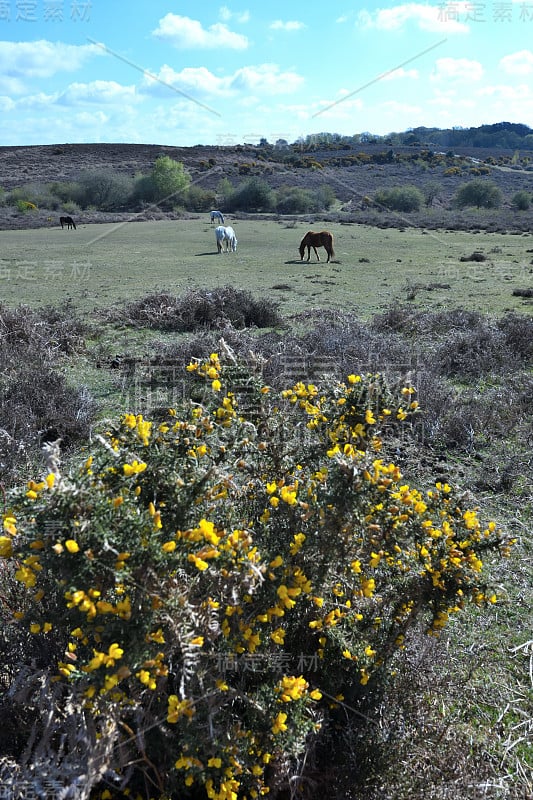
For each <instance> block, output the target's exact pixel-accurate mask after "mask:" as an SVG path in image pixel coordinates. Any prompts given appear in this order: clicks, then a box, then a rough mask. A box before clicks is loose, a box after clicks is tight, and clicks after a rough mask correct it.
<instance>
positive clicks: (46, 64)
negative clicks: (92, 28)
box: [0, 39, 103, 79]
mask: <svg viewBox="0 0 533 800" xmlns="http://www.w3.org/2000/svg"><path fill="white" fill-rule="evenodd" d="M102 54H103V51H102V49H101V48H100V47H98V45H95V44H82V45H71V44H63V43H62V42H48V41H46V39H41V40H39V41H36V42H0V74H2V75H3V76H4V77H5V76H8V77H10V78H19V79H30V78H49V77H51V76H52V75H55V74H56V73H57V72H73V71H74V70H77V69H79V68H80V67H81V66H82V65H83V64H84V63H85V62H86V61H87V60H88V59H89V58H92V57H93V56H99V55H102Z"/></svg>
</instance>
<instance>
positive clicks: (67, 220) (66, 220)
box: [59, 217, 76, 231]
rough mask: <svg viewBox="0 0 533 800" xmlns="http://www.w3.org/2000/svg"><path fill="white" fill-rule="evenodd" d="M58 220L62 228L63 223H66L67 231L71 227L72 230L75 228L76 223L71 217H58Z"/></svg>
mask: <svg viewBox="0 0 533 800" xmlns="http://www.w3.org/2000/svg"><path fill="white" fill-rule="evenodd" d="M59 222H60V224H61V227H62V228H64V227H65V225H66V226H67V230H68V231H69V230H70V229H71V228H74V230H76V223H75V222H74V220H73V219H72V217H59Z"/></svg>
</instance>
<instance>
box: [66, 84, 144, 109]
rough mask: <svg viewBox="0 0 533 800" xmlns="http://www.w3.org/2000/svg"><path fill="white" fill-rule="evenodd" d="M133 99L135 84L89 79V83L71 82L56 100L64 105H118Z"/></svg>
mask: <svg viewBox="0 0 533 800" xmlns="http://www.w3.org/2000/svg"><path fill="white" fill-rule="evenodd" d="M135 99H136V91H135V86H122V84H120V83H117V82H116V81H91V82H90V83H71V84H70V86H68V87H67V89H66V90H65V91H64V92H62V93H61V95H60V96H59V97H58V99H57V102H58V103H59V104H61V105H66V106H77V105H83V104H84V103H99V104H100V103H101V104H113V105H118V104H122V103H131V102H133V101H134V100H135Z"/></svg>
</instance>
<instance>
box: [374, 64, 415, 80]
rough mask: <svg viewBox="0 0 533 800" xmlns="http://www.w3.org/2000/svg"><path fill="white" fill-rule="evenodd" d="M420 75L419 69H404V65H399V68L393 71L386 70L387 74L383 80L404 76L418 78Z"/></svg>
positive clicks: (411, 78) (397, 78)
mask: <svg viewBox="0 0 533 800" xmlns="http://www.w3.org/2000/svg"><path fill="white" fill-rule="evenodd" d="M418 77H419V73H418V70H417V69H404V68H403V67H398V69H393V70H391V72H386V73H385V75H383V77H382V80H384V81H396V80H399V79H402V78H407V79H409V80H416V79H418Z"/></svg>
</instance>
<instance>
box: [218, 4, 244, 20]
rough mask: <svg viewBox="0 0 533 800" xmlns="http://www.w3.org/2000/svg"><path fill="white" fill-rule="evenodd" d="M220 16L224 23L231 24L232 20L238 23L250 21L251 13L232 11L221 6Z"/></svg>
mask: <svg viewBox="0 0 533 800" xmlns="http://www.w3.org/2000/svg"><path fill="white" fill-rule="evenodd" d="M218 15H219V17H220V19H222V20H224V22H229V20H230V19H236V20H237V22H249V21H250V12H249V11H231V9H229V8H228V7H227V6H221V7H220V9H219V12H218Z"/></svg>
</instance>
